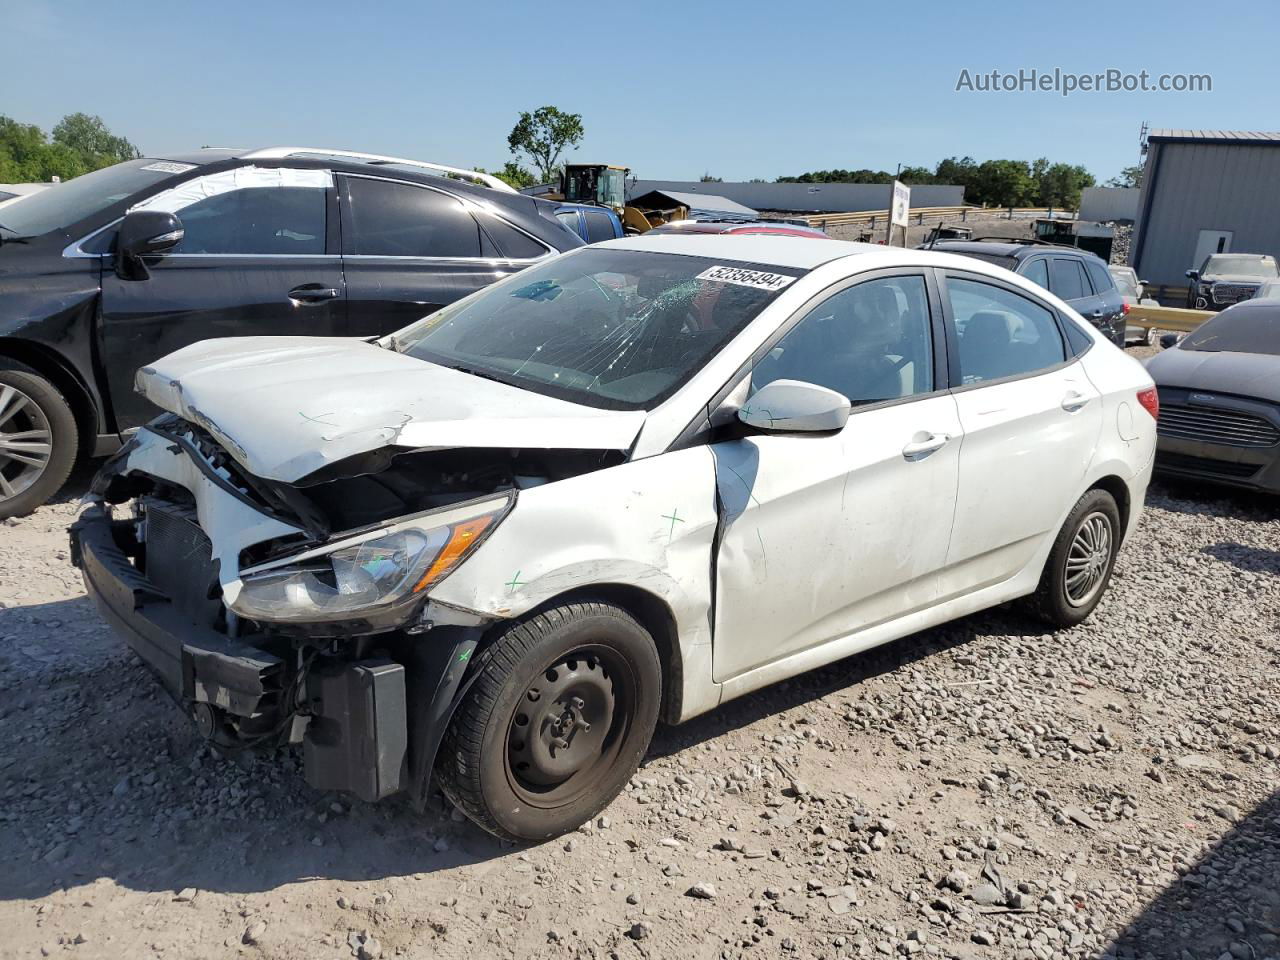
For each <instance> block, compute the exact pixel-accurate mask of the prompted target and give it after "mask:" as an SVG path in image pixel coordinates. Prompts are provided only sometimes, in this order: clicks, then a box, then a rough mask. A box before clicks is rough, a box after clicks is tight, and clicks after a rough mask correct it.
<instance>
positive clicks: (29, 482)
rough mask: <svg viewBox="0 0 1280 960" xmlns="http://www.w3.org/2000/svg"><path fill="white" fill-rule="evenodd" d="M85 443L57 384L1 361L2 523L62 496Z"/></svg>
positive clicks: (0, 473) (0, 511)
mask: <svg viewBox="0 0 1280 960" xmlns="http://www.w3.org/2000/svg"><path fill="white" fill-rule="evenodd" d="M79 442H80V436H79V430H78V428H77V427H76V418H75V415H74V414H73V413H72V412H71V406H70V404H68V403H67V401H66V399H65V398H64V397H63V396H62V394H61V393H59V392H58V390H57V389H56V388H55V387H54V386H53V384H51V383H49V381H47V380H45V379H44V378H43V377H41V376H40V375H39V374H37V373H36V372H35V371H34V370H31V369H30V368H28V367H24V366H19V365H18V364H15V363H12V362H10V361H5V360H0V520H4V519H7V518H8V517H21V516H24V515H25V514H28V513H30V512H31V511H32V510H34V509H35V508H36V507H38V506H40V505H41V504H43V503H45V502H46V501H47V500H48V499H49V498H50V497H52V496H53V495H54V494H55V493H57V492H58V489H59V488H60V487H61V486H62V484H63V483H64V482H66V479H67V477H68V476H69V475H70V473H71V468H72V466H74V465H75V460H76V449H77V447H78V445H79Z"/></svg>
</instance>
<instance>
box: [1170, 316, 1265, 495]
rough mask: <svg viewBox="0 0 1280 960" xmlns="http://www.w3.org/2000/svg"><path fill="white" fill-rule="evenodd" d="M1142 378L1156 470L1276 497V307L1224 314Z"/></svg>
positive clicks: (1181, 343)
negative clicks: (1154, 406)
mask: <svg viewBox="0 0 1280 960" xmlns="http://www.w3.org/2000/svg"><path fill="white" fill-rule="evenodd" d="M1147 372H1148V373H1150V374H1151V376H1152V378H1153V379H1154V380H1155V382H1156V386H1157V388H1158V389H1159V391H1160V426H1159V439H1158V445H1157V456H1156V466H1157V468H1158V469H1160V470H1162V471H1165V472H1167V473H1170V474H1177V475H1181V476H1185V477H1194V478H1197V479H1200V480H1210V481H1213V482H1215V483H1222V484H1230V485H1232V486H1237V487H1248V488H1251V489H1254V490H1264V491H1267V492H1269V493H1280V302H1277V301H1275V300H1246V301H1245V302H1244V303H1238V304H1236V305H1234V306H1232V307H1228V308H1227V309H1226V310H1223V311H1222V312H1221V313H1219V314H1218V315H1217V316H1216V317H1213V318H1212V319H1210V320H1206V321H1205V322H1204V323H1202V324H1201V325H1200V326H1199V327H1197V328H1196V330H1195V331H1194V332H1192V333H1190V334H1188V335H1187V336H1185V337H1183V338H1182V339H1181V340H1180V341H1177V342H1176V343H1173V344H1170V346H1169V348H1168V349H1166V350H1164V351H1162V352H1161V353H1158V354H1156V355H1155V356H1154V357H1151V358H1150V359H1149V360H1148V361H1147Z"/></svg>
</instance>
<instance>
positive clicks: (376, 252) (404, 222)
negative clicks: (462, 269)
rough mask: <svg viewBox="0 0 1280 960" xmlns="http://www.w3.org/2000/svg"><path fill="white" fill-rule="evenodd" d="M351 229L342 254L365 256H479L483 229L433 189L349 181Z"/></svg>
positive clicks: (458, 204)
mask: <svg viewBox="0 0 1280 960" xmlns="http://www.w3.org/2000/svg"><path fill="white" fill-rule="evenodd" d="M348 190H349V192H350V196H351V223H350V226H351V229H349V230H345V229H344V231H343V236H342V246H343V251H342V252H343V253H346V254H351V255H355V256H365V257H448V258H473V257H479V256H481V255H482V254H481V252H480V225H479V224H478V223H477V222H476V219H475V217H473V216H471V214H470V213H469V212H468V211H467V209H466V208H465V207H464V206H463V205H462V203H461V202H460V201H459V200H457V199H455V198H454V197H451V196H449V195H448V194H445V193H441V192H440V191H438V190H432V189H431V188H430V187H419V186H414V185H413V184H409V183H397V182H393V181H390V180H370V179H366V178H364V177H351V178H350V179H349V180H348Z"/></svg>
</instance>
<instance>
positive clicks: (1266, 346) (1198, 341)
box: [1178, 304, 1280, 357]
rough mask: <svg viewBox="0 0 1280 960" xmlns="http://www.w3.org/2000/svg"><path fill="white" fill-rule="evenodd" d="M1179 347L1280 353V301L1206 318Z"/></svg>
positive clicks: (1212, 350)
mask: <svg viewBox="0 0 1280 960" xmlns="http://www.w3.org/2000/svg"><path fill="white" fill-rule="evenodd" d="M1178 347H1179V348H1180V349H1182V350H1202V351H1205V352H1207V353H1208V352H1230V353H1266V354H1270V355H1271V356H1273V357H1277V356H1280V304H1277V305H1276V306H1274V307H1270V306H1268V307H1261V308H1260V307H1255V306H1250V307H1248V308H1247V309H1241V310H1226V311H1224V312H1223V313H1220V314H1218V315H1217V316H1216V317H1213V318H1212V319H1210V320H1206V321H1205V322H1204V323H1202V324H1200V326H1199V327H1197V328H1196V331H1195V332H1194V333H1192V334H1190V335H1189V336H1188V337H1187V338H1186V339H1184V340H1183V341H1182V342H1181V343H1180V344H1178Z"/></svg>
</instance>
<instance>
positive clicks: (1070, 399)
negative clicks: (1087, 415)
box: [1062, 390, 1089, 413]
mask: <svg viewBox="0 0 1280 960" xmlns="http://www.w3.org/2000/svg"><path fill="white" fill-rule="evenodd" d="M1088 402H1089V398H1088V397H1087V396H1085V395H1084V394H1083V393H1077V392H1076V391H1074V390H1072V391H1071V392H1070V393H1068V394H1067V395H1066V396H1065V397H1063V398H1062V409H1063V410H1065V411H1067V413H1075V412H1076V411H1077V410H1080V409H1082V408H1083V407H1084V406H1085V404H1087V403H1088Z"/></svg>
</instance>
